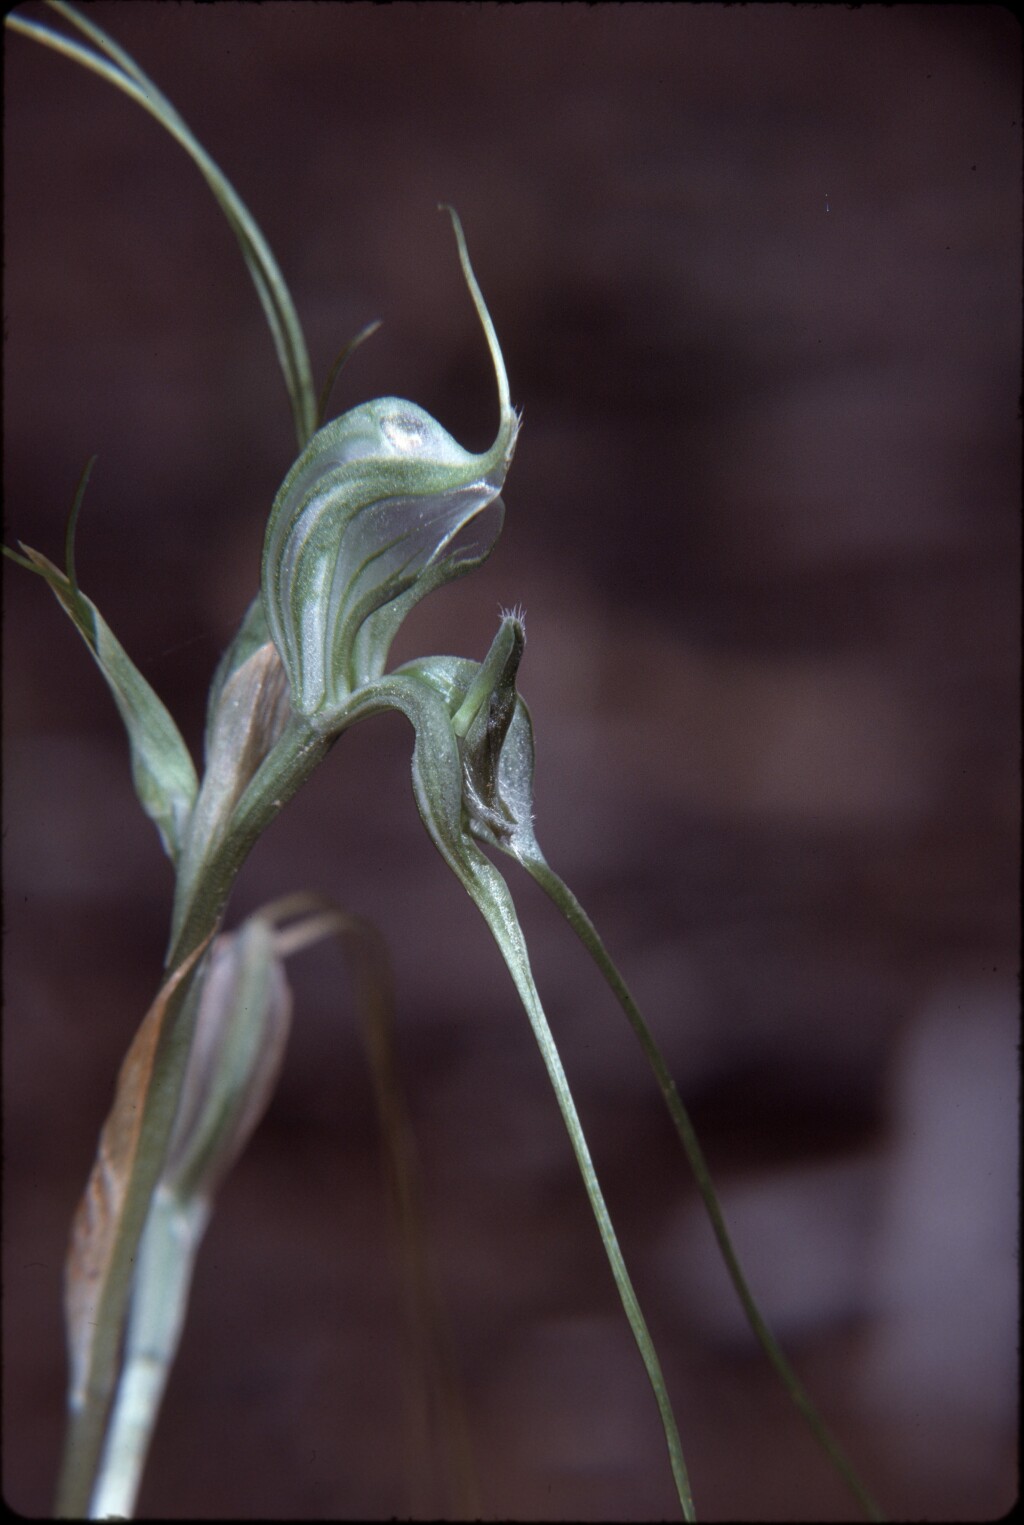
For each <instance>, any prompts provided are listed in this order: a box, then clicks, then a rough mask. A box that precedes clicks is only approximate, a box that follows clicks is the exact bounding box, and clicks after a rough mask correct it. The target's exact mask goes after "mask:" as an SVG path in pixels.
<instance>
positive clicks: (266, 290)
mask: <svg viewBox="0 0 1024 1525" xmlns="http://www.w3.org/2000/svg"><path fill="white" fill-rule="evenodd" d="M47 4H48V5H49V6H50V8H51V9H52V10H54V11H56V12H57V13H58V14H59V15H61V16H63V18H64V19H65V21H67V22H68V23H69V24H70V25H71V26H74V27H76V28H77V29H78V30H79V31H80V32H82V33H83V35H84V36H86V37H88V38H89V39H90V40H91V41H92V42H94V43H95V44H96V47H97V48H98V49H99V52H93V51H92V50H91V49H90V48H87V47H84V46H83V45H82V44H81V43H78V42H75V41H73V40H72V39H70V38H68V37H64V36H62V35H61V34H60V33H59V32H55V31H54V30H53V28H52V27H49V26H45V25H43V24H42V23H41V22H37V21H31V20H28V19H27V18H25V17H24V16H17V15H9V16H7V17H6V18H5V25H7V26H9V27H10V28H11V29H12V30H13V31H16V32H20V33H21V34H22V35H23V36H25V37H31V38H32V39H33V41H35V42H38V43H41V44H42V45H43V46H44V47H47V48H52V49H53V50H54V51H55V52H57V53H63V54H64V56H65V57H67V58H71V59H73V60H74V61H75V62H76V63H79V64H81V65H82V66H83V67H84V68H86V69H90V70H92V72H93V73H94V74H98V75H100V77H101V78H103V79H106V80H108V81H109V83H110V84H112V85H115V86H116V87H117V89H118V90H121V91H123V93H124V94H125V95H127V96H129V97H130V99H132V100H133V101H136V102H137V103H138V105H140V106H141V107H142V108H143V109H144V110H145V111H148V112H149V113H150V115H151V116H154V117H155V118H156V120H157V121H158V122H159V123H160V124H161V126H162V127H163V128H165V130H166V131H167V132H169V133H170V135H171V137H173V138H176V139H177V141H178V142H179V143H180V144H181V146H182V147H183V148H184V149H185V151H186V152H187V153H188V154H189V155H190V156H191V158H192V159H193V160H194V162H195V163H196V165H197V166H198V168H199V170H200V172H201V173H202V175H203V178H204V179H205V180H206V183H207V184H208V185H209V187H210V189H211V191H212V192H213V194H214V196H215V197H216V199H217V202H218V204H219V205H220V208H221V210H222V211H223V213H224V215H225V217H226V218H227V220H228V223H229V225H230V227H231V230H232V232H233V233H234V235H235V237H236V239H237V240H238V243H239V246H240V248H241V251H242V257H243V259H244V260H245V263H246V267H247V269H248V271H249V274H250V276H251V277H252V281H253V284H254V285H255V287H256V291H257V294H258V296H259V299H260V303H261V304H262V307H263V312H264V315H265V317H266V320H267V324H268V326H269V328H270V332H271V336H272V337H273V340H274V347H275V349H276V351H277V358H278V362H279V364H280V366H281V370H282V372H283V374H284V379H285V386H286V387H287V390H288V398H289V401H290V403H291V410H292V419H293V422H294V425H295V434H296V438H297V440H298V444H299V448H300V450H301V449H302V447H303V446H304V445H305V444H306V442H307V441H308V439H309V438H310V436H311V435H312V433H313V431H314V430H315V428H316V420H317V406H316V396H315V394H314V391H313V378H312V372H311V370H310V364H309V353H308V351H307V348H306V341H305V337H304V336H303V332H302V325H301V324H300V322H299V319H298V315H297V314H296V311H295V306H294V303H293V302H292V298H291V294H290V292H289V290H288V287H287V285H286V284H285V280H284V277H283V276H282V274H281V272H280V270H279V268H278V265H277V261H276V260H275V259H274V256H273V254H272V253H271V251H270V247H269V245H268V244H267V241H266V239H265V238H264V236H263V234H262V233H261V231H260V229H259V227H258V225H257V223H256V221H255V220H254V218H253V216H252V214H251V213H250V211H249V209H248V208H247V207H246V205H245V203H244V202H243V200H242V198H241V197H240V196H239V194H238V192H237V191H236V190H235V188H234V186H233V185H232V184H231V182H230V181H229V180H228V178H227V176H226V175H224V174H223V172H222V171H221V170H220V169H219V167H218V166H217V164H215V162H214V161H213V159H211V157H210V155H209V154H208V153H207V152H206V150H205V149H204V148H203V147H202V145H201V144H200V143H199V142H198V141H197V140H196V138H194V137H193V135H192V133H191V131H190V130H189V128H188V127H187V125H186V124H185V122H184V120H183V119H182V117H181V116H180V115H179V114H178V112H177V111H176V110H175V108H174V107H173V106H172V105H171V103H170V101H169V100H168V99H167V97H166V96H165V95H163V94H162V92H161V91H160V90H158V89H157V87H156V85H154V83H153V81H152V80H151V79H149V77H148V76H147V75H146V74H144V73H143V71H142V70H141V69H140V68H139V66H138V64H137V63H136V62H135V60H134V59H133V58H132V57H131V56H130V55H129V54H128V53H126V52H125V50H124V49H123V48H121V47H119V46H118V44H117V43H116V42H114V40H113V38H111V37H108V36H107V34H106V32H104V31H103V29H102V28H101V27H99V26H97V25H96V23H95V22H94V21H91V20H90V19H89V18H88V17H87V16H85V15H83V14H82V13H81V12H80V11H78V10H76V9H75V8H74V6H71V5H67V4H65V3H63V0H47ZM104 55H105V57H104ZM107 60H110V62H108V61H107Z"/></svg>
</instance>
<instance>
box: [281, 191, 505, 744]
mask: <svg viewBox="0 0 1024 1525" xmlns="http://www.w3.org/2000/svg"><path fill="white" fill-rule="evenodd" d="M449 210H451V209H449ZM451 216H452V222H453V224H454V227H455V236H456V238H457V240H458V245H459V257H460V260H461V262H462V269H463V273H464V275H465V278H466V282H467V284H468V286H469V289H470V294H471V296H472V298H473V302H474V305H475V307H476V310H477V314H478V316H479V318H480V321H481V323H482V324H483V327H484V332H485V334H486V336H487V342H488V346H489V348H490V351H491V358H492V361H493V363H494V368H495V374H496V377H497V382H498V394H499V403H500V409H501V421H500V424H499V427H498V434H497V438H496V439H495V441H494V444H493V445H492V446H491V448H490V450H488V451H485V452H484V453H483V454H481V455H474V454H472V453H471V452H470V451H468V450H464V449H463V448H462V446H461V445H459V444H458V443H457V442H456V441H455V440H454V439H453V438H452V437H451V435H450V434H449V433H448V432H447V430H445V429H443V428H442V427H441V425H440V424H439V423H437V421H436V420H435V419H433V418H431V417H430V415H429V414H428V413H426V412H424V410H423V409H422V408H420V407H417V406H416V404H415V403H411V402H406V401H403V400H402V399H401V398H397V397H383V398H378V399H376V400H375V401H373V402H367V403H363V404H361V405H360V406H359V407H357V408H353V409H352V410H351V411H350V412H348V413H345V414H344V415H343V416H342V417H341V418H337V419H334V420H333V421H332V422H331V423H329V424H327V425H326V426H325V427H324V428H323V429H320V430H319V431H318V432H317V433H316V434H315V435H314V436H313V438H312V440H311V441H310V443H309V445H308V446H307V447H306V449H305V451H304V452H303V453H302V455H301V456H300V457H299V459H298V460H297V461H296V463H295V465H294V466H293V467H292V469H291V471H290V472H289V473H288V475H287V477H286V478H285V480H284V483H283V485H282V487H281V489H280V491H279V492H278V494H277V497H276V498H275V500H274V506H273V509H272V510H271V514H270V521H269V524H268V525H267V534H266V541H265V544H264V551H263V574H262V593H263V602H264V607H265V610H266V617H267V623H268V625H269V627H270V633H271V635H272V637H273V640H274V643H275V645H276V646H277V649H278V652H279V653H280V656H281V660H282V662H283V664H284V668H285V671H286V673H287V675H288V680H289V684H290V686H291V705H292V708H293V710H295V711H296V712H297V713H298V714H301V715H307V716H315V715H322V714H329V713H330V712H332V711H334V710H335V709H337V707H338V706H339V705H341V704H342V703H343V702H344V700H345V699H346V698H347V697H348V695H349V694H351V693H352V692H353V691H354V690H355V689H356V688H358V687H359V686H360V685H361V684H363V683H367V682H372V681H373V680H375V679H376V678H378V677H380V676H381V674H382V673H383V671H384V665H385V662H386V660H387V654H388V649H389V647H390V645H391V641H392V640H393V638H394V635H395V632H396V631H397V629H398V626H399V624H400V623H401V621H402V620H403V619H404V618H405V616H406V614H407V613H408V611H409V609H410V608H411V607H412V605H413V604H414V603H416V602H417V600H418V599H419V598H421V597H423V595H424V594H425V593H428V592H430V590H431V589H432V588H435V587H438V586H440V585H441V584H442V583H443V582H447V581H449V580H450V579H451V578H453V577H456V576H458V575H459V574H460V573H461V572H464V571H466V570H468V569H469V567H471V566H475V565H477V564H478V563H479V562H480V561H482V560H483V558H484V556H486V555H487V553H488V552H489V551H490V549H491V547H492V546H493V544H494V541H495V540H496V538H497V534H498V530H499V529H500V513H501V506H500V500H499V499H498V493H499V492H500V491H501V487H502V484H503V482H504V480H505V475H506V472H507V471H508V467H509V462H510V460H511V458H512V451H513V448H514V444H515V437H516V432H517V429H518V419H517V417H516V414H515V413H514V411H513V409H512V407H511V404H510V402H509V393H508V380H507V377H506V374H505V367H504V362H503V360H502V355H501V350H500V348H499V345H498V340H497V336H496V334H495V331H494V326H493V324H492V322H491V319H490V316H489V314H488V312H487V308H486V306H485V305H484V301H483V297H482V296H481V294H480V289H479V287H478V285H477V283H476V279H475V277H474V275H473V271H472V268H471V267H470V263H469V256H468V254H467V252H466V245H465V240H464V238H463V234H462V228H461V226H460V224H459V221H458V218H457V217H456V215H455V213H454V212H452V213H451ZM491 505H494V506H495V511H494V513H493V514H492V515H490V516H489V524H488V533H486V534H485V535H484V537H482V538H483V544H482V546H481V544H479V543H478V544H476V545H474V546H470V547H466V546H465V545H462V546H461V547H460V548H456V547H455V546H454V544H453V543H454V542H455V541H456V538H457V537H458V536H459V533H460V531H461V530H463V529H464V528H465V526H466V525H467V524H469V523H470V521H471V520H474V519H476V518H477V517H478V516H479V515H481V514H482V513H483V511H484V510H485V509H488V508H489V507H490V506H491Z"/></svg>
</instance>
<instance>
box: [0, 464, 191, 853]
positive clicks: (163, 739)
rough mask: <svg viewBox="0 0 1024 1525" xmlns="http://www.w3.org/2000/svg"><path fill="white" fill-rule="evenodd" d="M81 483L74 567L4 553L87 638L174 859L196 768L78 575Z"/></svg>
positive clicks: (145, 803)
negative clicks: (43, 586) (42, 584)
mask: <svg viewBox="0 0 1024 1525" xmlns="http://www.w3.org/2000/svg"><path fill="white" fill-rule="evenodd" d="M87 475H88V468H87V469H86V474H85V476H84V477H83V480H82V483H81V484H80V490H79V494H78V497H77V499H76V509H75V510H73V511H72V520H71V521H70V523H69V553H68V567H69V572H68V573H67V574H65V573H64V572H62V571H61V570H60V568H59V567H56V566H54V564H53V562H52V561H49V560H47V558H46V557H45V556H43V555H41V554H40V552H39V551H33V550H32V549H31V548H30V547H29V546H27V545H23V546H22V550H23V551H24V553H25V554H24V556H18V555H17V554H15V553H14V552H12V551H9V550H7V548H6V547H4V551H5V554H6V555H8V556H9V557H11V559H12V560H13V561H17V562H18V563H19V564H20V565H21V566H23V567H27V568H28V570H29V571H31V572H37V573H38V574H39V576H40V577H42V578H44V579H45V580H46V582H47V584H48V585H49V587H50V589H51V591H52V592H53V594H54V597H55V598H56V599H57V601H58V602H59V603H60V605H61V606H62V607H63V608H64V609H65V610H66V612H67V613H68V614H69V615H70V617H71V619H72V620H73V622H74V625H75V628H76V629H77V630H78V632H79V634H80V635H81V636H82V639H83V640H84V641H85V643H86V645H87V646H88V648H89V650H90V651H91V652H92V654H93V657H94V658H95V660H96V664H97V666H98V667H99V669H100V672H101V673H102V674H103V676H104V678H105V679H106V682H107V685H108V687H109V689H110V691H111V693H112V694H113V696H114V702H115V704H116V705H117V708H118V710H119V711H120V715H121V719H122V720H123V721H124V725H125V729H126V731H127V732H128V745H129V747H130V749H131V763H132V779H133V781H134V783H135V792H136V794H137V795H138V797H139V801H140V803H141V805H142V808H143V810H144V811H145V812H146V814H147V815H148V816H149V817H150V819H151V820H152V821H153V822H155V824H156V828H157V830H158V831H159V833H160V840H161V842H162V843H163V845H164V850H165V852H166V853H167V855H168V857H169V858H170V859H171V861H172V862H177V859H178V856H179V853H180V852H181V848H182V843H183V842H184V839H185V833H186V831H187V829H188V823H189V817H190V815H191V813H192V806H193V804H194V803H195V798H196V790H197V787H198V783H197V779H196V770H195V767H194V766H193V763H192V758H191V756H190V755H189V750H188V748H187V747H186V745H185V743H184V741H183V740H182V738H181V733H180V732H179V730H178V727H177V726H176V725H175V723H174V721H173V720H172V719H171V716H170V714H169V713H168V711H167V709H166V707H165V706H164V704H163V703H162V701H161V700H160V699H158V698H157V695H156V694H155V693H154V691H153V689H152V688H151V687H150V685H149V684H148V683H147V682H146V679H145V678H144V677H143V676H142V674H141V673H140V672H139V670H138V668H137V667H136V666H135V664H134V662H133V661H132V660H131V658H130V657H129V656H128V654H127V652H126V651H125V649H124V647H123V646H122V645H121V643H120V641H118V639H117V638H116V636H115V635H114V633H113V631H112V630H111V629H110V626H109V625H108V624H107V622H106V620H104V618H103V617H102V615H101V614H100V612H99V610H98V609H97V608H96V605H95V604H94V603H93V602H92V600H91V599H88V598H86V596H85V594H84V593H82V592H81V590H80V589H79V587H78V585H77V583H76V582H75V580H74V563H73V560H72V555H71V549H70V546H71V536H72V535H73V530H74V518H73V516H74V513H75V512H76V510H77V506H78V503H80V502H81V488H83V487H84V485H85V477H87Z"/></svg>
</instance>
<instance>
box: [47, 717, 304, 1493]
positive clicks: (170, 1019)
mask: <svg viewBox="0 0 1024 1525" xmlns="http://www.w3.org/2000/svg"><path fill="white" fill-rule="evenodd" d="M330 746H331V738H325V737H323V736H321V735H319V734H318V733H316V732H313V731H311V730H310V728H309V726H308V725H307V724H306V722H304V721H302V722H300V721H293V722H292V723H291V724H290V725H289V726H288V727H287V728H286V730H285V732H284V734H283V735H282V736H281V738H280V740H279V741H278V743H277V745H276V746H275V747H274V748H273V750H272V751H271V752H270V754H269V755H268V756H267V758H266V759H265V760H264V762H263V763H262V765H261V766H260V768H259V769H258V770H257V772H256V774H255V776H254V778H253V779H252V781H251V782H250V784H249V786H248V788H247V789H246V791H245V793H244V794H243V795H242V797H241V799H240V800H239V802H238V804H237V806H236V807H235V811H234V814H233V815H232V818H231V824H230V827H229V829H228V831H227V832H226V833H225V835H224V837H223V838H222V839H221V840H219V842H218V843H217V844H216V846H215V848H214V850H213V852H212V853H211V855H210V857H209V859H208V861H205V862H204V863H203V864H202V872H201V873H200V874H199V875H198V877H196V878H193V879H192V880H191V883H192V885H193V889H192V891H191V893H190V895H189V898H188V899H187V902H185V903H183V904H181V905H180V906H178V907H177V908H176V924H177V930H176V932H175V935H174V937H173V940H172V947H171V951H170V955H169V957H168V960H167V970H168V971H169V973H172V972H173V971H176V970H182V969H183V968H184V966H186V965H188V964H189V961H190V960H192V961H193V962H192V963H191V966H190V967H187V968H184V973H183V974H182V976H181V978H180V980H179V982H178V984H177V985H176V986H175V988H174V990H173V992H172V993H171V995H170V996H169V998H168V1001H167V1009H166V1012H165V1015H164V1020H163V1022H162V1025H161V1031H160V1036H159V1039H158V1042H157V1047H156V1053H155V1055H154V1058H153V1066H152V1072H151V1078H150V1083H149V1085H148V1087H147V1089H146V1092H145V1098H144V1100H143V1104H142V1108H143V1110H142V1118H141V1122H140V1127H139V1141H138V1146H137V1150H136V1154H135V1157H134V1160H133V1162H132V1165H131V1169H130V1173H129V1176H128V1180H127V1183H126V1186H125V1193H124V1204H123V1208H122V1220H121V1226H120V1230H119V1233H118V1239H117V1245H116V1249H115V1251H114V1255H113V1257H112V1260H111V1265H110V1269H109V1272H108V1275H107V1280H106V1285H105V1287H104V1290H103V1293H102V1297H101V1301H100V1303H99V1306H98V1309H97V1324H98V1326H99V1327H98V1330H97V1338H96V1342H95V1347H96V1355H95V1358H94V1360H93V1363H92V1369H91V1371H90V1374H89V1381H88V1386H87V1390H86V1393H85V1396H84V1399H83V1401H82V1403H81V1404H80V1405H79V1406H78V1407H77V1408H75V1409H73V1410H72V1412H71V1414H70V1417H69V1423H68V1431H67V1437H66V1440H65V1447H64V1456H63V1460H62V1465H61V1475H60V1481H59V1484H58V1491H57V1506H56V1512H57V1514H58V1515H59V1516H61V1517H67V1518H75V1517H78V1518H83V1517H85V1516H86V1514H87V1512H88V1509H89V1500H90V1497H91V1493H92V1488H93V1484H94V1480H95V1477H96V1474H97V1470H98V1467H99V1464H100V1456H101V1451H102V1447H103V1441H104V1434H105V1430H106V1424H107V1414H108V1410H109V1407H110V1401H111V1397H112V1395H113V1392H114V1387H115V1383H116V1379H117V1371H118V1355H119V1350H120V1346H121V1339H122V1334H123V1331H124V1328H125V1322H126V1319H127V1315H128V1305H129V1300H130V1296H131V1288H132V1279H133V1275H134V1266H135V1258H136V1255H137V1252H138V1247H139V1241H140V1239H141V1236H142V1232H143V1229H144V1227H145V1223H146V1218H147V1215H148V1212H149V1206H150V1202H151V1201H152V1197H153V1193H154V1192H155V1190H156V1187H157V1183H158V1181H159V1179H160V1174H161V1171H162V1169H163V1165H164V1159H165V1156H166V1153H167V1146H168V1144H169V1142H170V1136H171V1130H172V1127H173V1125H174V1117H175V1113H176V1111H177V1107H178V1099H179V1096H180V1093H181V1087H182V1083H183V1080H184V1076H185V1067H186V1064H187V1062H188V1054H189V1048H190V1045H191V1039H192V1028H193V1025H194V1021H195V1013H196V1009H197V1000H196V997H197V996H198V993H199V989H200V986H201V980H202V977H203V973H204V970H205V959H204V958H203V957H202V956H201V953H202V950H203V948H204V946H205V945H206V944H208V943H209V942H210V941H211V940H212V938H213V937H214V936H215V934H216V932H217V929H218V927H219V926H220V922H221V918H222V916H223V914H224V910H225V907H226V905H227V902H228V897H229V895H230V893H231V889H232V886H233V884H234V881H235V878H236V876H237V874H238V871H239V869H240V868H241V867H242V864H243V863H244V862H245V859H246V857H247V856H248V854H249V851H250V849H251V848H252V846H253V844H254V843H255V841H256V839H257V837H258V836H259V834H260V832H261V831H263V829H264V828H265V827H266V826H267V825H268V824H269V822H270V821H271V820H272V819H273V818H274V817H275V816H276V815H277V813H278V811H279V810H280V809H281V807H282V806H283V805H284V803H285V802H286V801H287V800H289V799H290V798H291V797H292V795H293V794H294V793H295V792H296V790H297V789H298V788H299V787H300V785H301V784H302V783H303V782H304V780H305V779H306V778H308V777H309V775H310V773H311V772H312V771H313V769H314V768H315V767H316V766H317V764H318V763H319V762H321V761H322V760H323V758H324V757H325V756H326V754H327V752H328V750H329V749H330Z"/></svg>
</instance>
